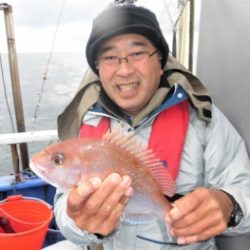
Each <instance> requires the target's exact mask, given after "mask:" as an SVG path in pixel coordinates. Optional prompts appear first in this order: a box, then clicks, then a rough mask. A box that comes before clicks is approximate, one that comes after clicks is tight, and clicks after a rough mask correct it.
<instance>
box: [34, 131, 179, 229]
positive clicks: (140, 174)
mask: <svg viewBox="0 0 250 250" xmlns="http://www.w3.org/2000/svg"><path fill="white" fill-rule="evenodd" d="M124 145H125V146H124ZM131 145H132V146H131ZM30 167H31V169H32V170H33V171H34V172H35V173H36V174H37V175H38V176H40V177H41V178H42V179H44V180H45V181H47V182H48V183H50V184H51V185H54V186H55V187H57V188H61V189H68V188H72V187H73V186H76V185H77V183H78V182H79V180H80V179H82V178H86V179H88V178H91V177H95V176H99V177H100V178H101V179H104V178H105V177H106V176H108V175H109V174H111V173H113V172H116V173H118V174H120V175H129V176H130V177H131V179H132V184H131V185H132V187H133V189H134V194H133V196H132V198H131V200H130V202H129V204H128V206H127V208H126V210H125V218H127V221H129V222H131V223H137V224H139V223H148V222H150V221H152V220H155V219H156V218H157V217H162V216H163V214H164V213H165V212H166V211H168V210H169V209H170V208H171V205H170V203H169V202H168V201H167V200H166V198H165V197H164V195H163V194H164V193H165V194H167V195H169V196H171V195H173V194H174V191H175V183H174V181H173V179H172V177H171V175H170V174H169V173H168V171H167V170H166V168H165V167H164V166H163V165H162V164H161V162H160V161H159V160H158V159H155V158H154V156H153V154H152V152H151V151H150V150H147V148H146V147H143V146H142V144H141V143H140V142H138V141H137V140H136V139H135V137H134V136H131V134H127V135H124V134H123V133H121V132H120V130H118V131H117V130H116V131H111V132H108V133H107V134H106V135H105V136H104V137H103V138H102V139H94V138H75V139H69V140H66V141H63V142H59V143H56V144H53V145H50V146H48V147H46V148H45V149H44V150H43V151H41V152H39V153H37V154H36V155H35V156H33V157H32V159H31V162H30ZM162 178H165V179H166V180H165V181H167V182H168V183H167V185H165V186H164V185H162V184H161V183H160V180H161V179H162ZM166 186H167V190H166ZM163 187H165V189H164V188H163Z"/></svg>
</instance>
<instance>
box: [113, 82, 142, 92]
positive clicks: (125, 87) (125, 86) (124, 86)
mask: <svg viewBox="0 0 250 250" xmlns="http://www.w3.org/2000/svg"><path fill="white" fill-rule="evenodd" d="M137 85H138V83H129V84H120V85H118V88H119V89H120V90H124V91H126V90H130V89H134V88H136V87H137Z"/></svg>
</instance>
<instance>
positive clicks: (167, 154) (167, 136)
mask: <svg viewBox="0 0 250 250" xmlns="http://www.w3.org/2000/svg"><path fill="white" fill-rule="evenodd" d="M188 123H189V110H188V101H187V100H185V101H183V102H181V103H178V104H176V105H174V106H172V107H170V108H168V109H166V110H164V111H163V112H161V113H160V114H159V115H158V116H157V117H156V118H155V120H154V122H153V124H152V129H151V133H150V137H149V145H148V147H149V148H151V149H153V152H154V153H155V155H156V157H157V158H159V159H160V160H161V161H163V164H164V165H166V167H167V168H168V171H169V172H170V174H171V175H172V177H173V178H174V179H176V177H177V175H178V173H179V167H180V161H181V156H182V151H183V146H184V143H185V137H186V131H187V128H188ZM109 128H110V119H109V118H107V117H102V119H101V121H100V122H99V124H98V126H97V127H95V126H91V125H88V124H83V125H82V126H81V128H80V131H79V137H93V138H102V136H103V135H104V134H105V133H106V132H107V130H108V129H109Z"/></svg>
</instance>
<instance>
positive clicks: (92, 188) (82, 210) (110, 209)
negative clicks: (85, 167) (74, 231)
mask: <svg viewBox="0 0 250 250" xmlns="http://www.w3.org/2000/svg"><path fill="white" fill-rule="evenodd" d="M132 193H133V189H132V187H131V178H130V177H129V176H126V175H125V176H122V177H121V176H120V175H119V174H117V173H112V174H110V175H109V176H108V177H107V178H106V179H104V180H103V181H101V179H100V178H98V177H95V178H92V179H89V180H85V181H80V183H79V184H78V186H77V187H76V188H74V189H72V191H71V193H70V195H69V198H68V204H67V214H68V216H69V217H70V218H72V219H73V220H74V221H75V223H76V225H77V226H78V227H79V228H81V229H84V230H87V231H88V232H90V233H95V234H101V235H103V236H106V235H108V234H110V233H112V232H113V231H114V230H115V229H116V227H117V225H118V223H119V219H120V216H121V215H122V213H123V211H124V208H125V206H126V205H127V203H128V200H129V198H130V197H131V196H132Z"/></svg>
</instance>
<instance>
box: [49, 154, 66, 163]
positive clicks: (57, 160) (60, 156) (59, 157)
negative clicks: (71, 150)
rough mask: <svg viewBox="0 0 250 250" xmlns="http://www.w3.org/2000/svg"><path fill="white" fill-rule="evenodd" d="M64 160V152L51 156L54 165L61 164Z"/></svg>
mask: <svg viewBox="0 0 250 250" xmlns="http://www.w3.org/2000/svg"><path fill="white" fill-rule="evenodd" d="M63 162H64V153H61V152H60V153H55V154H53V155H52V156H51V163H52V164H53V165H54V166H60V165H62V164H63Z"/></svg>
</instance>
